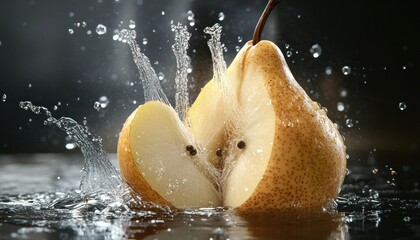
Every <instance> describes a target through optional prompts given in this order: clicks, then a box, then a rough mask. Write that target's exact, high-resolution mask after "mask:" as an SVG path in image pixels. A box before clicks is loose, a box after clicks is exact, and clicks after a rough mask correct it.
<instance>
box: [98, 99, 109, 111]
mask: <svg viewBox="0 0 420 240" xmlns="http://www.w3.org/2000/svg"><path fill="white" fill-rule="evenodd" d="M98 102H99V103H100V106H101V108H106V107H107V106H108V104H109V99H108V98H107V97H106V96H102V97H100V98H99V100H98Z"/></svg>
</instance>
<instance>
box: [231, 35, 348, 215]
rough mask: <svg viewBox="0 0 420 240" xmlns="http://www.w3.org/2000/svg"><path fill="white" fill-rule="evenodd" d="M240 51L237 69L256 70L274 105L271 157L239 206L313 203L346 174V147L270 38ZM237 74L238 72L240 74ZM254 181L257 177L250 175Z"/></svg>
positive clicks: (327, 197)
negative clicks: (255, 185)
mask: <svg viewBox="0 0 420 240" xmlns="http://www.w3.org/2000/svg"><path fill="white" fill-rule="evenodd" d="M244 48H248V49H246V51H241V53H242V54H244V55H245V56H238V57H237V58H240V59H241V61H242V62H241V63H240V66H238V67H240V68H242V69H241V71H242V75H243V76H245V75H246V74H253V75H254V76H258V75H259V76H262V78H263V79H264V82H265V85H266V87H267V92H268V94H269V96H270V98H271V101H272V105H273V108H274V111H275V115H276V119H275V131H276V132H275V134H274V136H275V139H274V140H273V147H272V153H271V157H270V158H271V159H270V160H269V163H268V167H267V169H266V171H265V173H264V175H263V177H262V178H261V180H260V182H259V184H258V186H257V188H256V189H255V191H254V193H253V194H252V195H251V197H250V198H249V199H248V200H246V201H245V202H244V203H243V204H242V205H241V206H239V207H238V208H237V210H239V211H261V210H271V209H288V208H296V207H299V208H313V207H321V206H323V205H325V204H328V203H329V202H330V201H331V200H332V199H335V198H336V197H337V196H338V193H339V191H340V188H341V185H342V183H343V181H344V177H345V175H346V147H345V145H344V143H343V138H342V136H341V134H340V133H339V131H338V130H337V128H336V127H335V126H334V124H333V123H332V122H331V121H330V119H329V118H328V117H327V115H326V112H325V111H324V110H322V109H320V107H319V105H318V104H317V103H315V102H313V101H312V100H311V99H310V98H309V96H308V95H307V94H306V92H305V91H304V90H303V89H302V87H301V86H300V85H299V84H298V83H297V82H296V80H295V79H294V77H293V75H292V73H291V72H290V69H289V67H288V65H287V63H286V60H285V58H284V56H283V54H282V53H281V51H280V49H279V48H278V47H277V46H276V45H275V44H274V43H272V42H270V41H260V42H259V43H258V44H256V45H255V46H252V43H251V42H248V43H247V44H246V46H245V47H244ZM242 79H243V78H242ZM256 181H258V180H256Z"/></svg>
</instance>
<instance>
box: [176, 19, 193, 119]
mask: <svg viewBox="0 0 420 240" xmlns="http://www.w3.org/2000/svg"><path fill="white" fill-rule="evenodd" d="M172 31H174V32H175V44H174V45H172V51H173V52H174V54H175V58H176V77H175V90H176V93H175V111H176V112H177V113H178V115H179V118H180V119H181V120H182V119H184V118H185V117H186V113H187V111H188V107H189V98H188V68H189V67H190V58H189V57H188V55H187V50H188V41H189V39H190V37H191V33H189V32H188V31H187V27H186V26H183V25H182V24H180V23H178V25H176V26H175V25H172Z"/></svg>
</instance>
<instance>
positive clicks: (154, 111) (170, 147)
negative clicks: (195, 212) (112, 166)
mask: <svg viewBox="0 0 420 240" xmlns="http://www.w3.org/2000/svg"><path fill="white" fill-rule="evenodd" d="M189 145H190V146H194V145H195V142H194V140H193V139H192V138H191V137H190V134H189V132H188V130H187V129H186V128H185V127H184V125H183V123H182V122H181V121H180V120H179V117H178V115H177V114H176V112H175V111H174V109H173V108H171V107H169V106H167V105H165V104H163V103H161V102H157V101H152V102H147V103H145V104H144V105H142V106H140V107H139V108H137V109H136V110H135V111H134V112H133V113H132V114H131V115H130V117H128V119H127V120H126V122H125V124H124V127H123V129H122V131H121V133H120V138H119V142H118V149H117V152H118V160H119V167H120V171H121V174H122V176H123V178H124V179H125V181H126V182H127V183H128V185H130V186H131V187H132V188H133V190H134V191H135V192H137V193H139V194H140V195H141V197H142V198H143V200H145V201H149V202H154V203H158V204H164V205H169V206H175V207H177V208H186V207H212V206H220V205H221V196H220V193H219V191H218V189H217V185H216V183H217V181H216V180H215V178H216V176H215V172H212V166H207V162H206V161H203V160H202V158H205V156H203V154H202V151H200V150H199V149H197V150H196V151H195V152H189V151H187V150H186V146H189Z"/></svg>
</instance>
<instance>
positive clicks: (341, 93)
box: [340, 89, 347, 97]
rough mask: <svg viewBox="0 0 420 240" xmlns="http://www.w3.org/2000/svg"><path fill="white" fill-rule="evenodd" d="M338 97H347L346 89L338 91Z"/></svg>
mask: <svg viewBox="0 0 420 240" xmlns="http://www.w3.org/2000/svg"><path fill="white" fill-rule="evenodd" d="M340 97H347V90H346V89H343V90H341V91H340Z"/></svg>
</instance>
